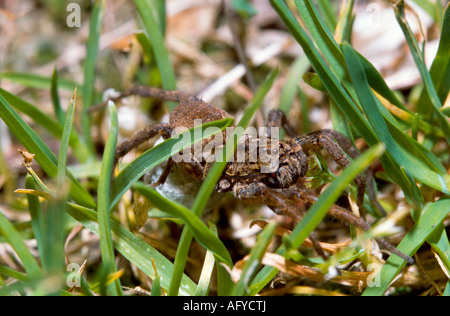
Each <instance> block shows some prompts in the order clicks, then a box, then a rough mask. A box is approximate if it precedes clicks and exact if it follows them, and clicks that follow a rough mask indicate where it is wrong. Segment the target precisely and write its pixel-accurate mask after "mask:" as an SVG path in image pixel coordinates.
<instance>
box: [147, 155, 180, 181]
mask: <svg viewBox="0 0 450 316" xmlns="http://www.w3.org/2000/svg"><path fill="white" fill-rule="evenodd" d="M174 163H175V162H174V161H173V159H172V157H169V159H168V160H167V164H166V165H165V166H164V169H163V172H162V173H161V175H160V176H159V179H158V181H156V182H155V183H152V184H150V187H152V188H156V187H158V186H160V185H163V184H164V183H165V182H166V180H167V177H168V176H169V174H170V170H171V169H172V167H173V165H174Z"/></svg>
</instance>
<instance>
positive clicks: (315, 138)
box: [294, 129, 366, 218]
mask: <svg viewBox="0 0 450 316" xmlns="http://www.w3.org/2000/svg"><path fill="white" fill-rule="evenodd" d="M294 140H295V141H296V142H298V143H299V144H300V145H301V146H302V148H303V150H305V151H306V152H310V151H313V152H314V151H319V150H320V149H321V148H324V149H325V150H326V151H327V152H328V153H330V155H331V157H332V158H333V160H334V161H336V163H337V164H338V165H339V166H341V167H342V168H345V167H347V166H348V165H349V164H350V159H349V158H348V157H347V155H346V154H348V155H349V156H350V157H352V156H353V157H356V156H357V155H359V153H358V154H357V150H356V149H355V148H354V147H353V146H352V145H351V143H350V141H349V140H348V139H347V138H346V137H345V136H344V135H342V134H340V133H338V132H336V131H332V130H327V129H325V130H320V131H316V132H312V133H309V134H306V135H302V136H298V137H296V138H295V139H294ZM334 140H336V142H335V141H334ZM338 144H339V145H338ZM341 146H342V147H341ZM353 157H352V158H353ZM354 181H355V183H356V185H357V193H356V203H357V205H358V208H359V210H360V214H361V217H362V218H365V209H364V193H365V191H366V179H365V178H364V177H363V176H362V175H357V176H356V178H355V179H354Z"/></svg>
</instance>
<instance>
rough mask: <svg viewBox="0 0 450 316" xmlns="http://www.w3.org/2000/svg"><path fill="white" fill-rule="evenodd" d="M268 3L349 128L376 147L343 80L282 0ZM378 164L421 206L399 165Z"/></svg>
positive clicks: (386, 160) (384, 161)
mask: <svg viewBox="0 0 450 316" xmlns="http://www.w3.org/2000/svg"><path fill="white" fill-rule="evenodd" d="M270 2H271V4H272V6H273V7H274V8H275V10H276V11H277V12H278V14H279V15H280V17H281V18H282V20H283V22H284V23H285V25H286V27H287V28H288V29H289V31H290V32H291V34H292V35H293V36H294V38H295V39H296V40H297V42H298V43H299V44H300V45H301V46H302V48H303V51H304V52H305V54H306V56H308V59H309V61H310V62H311V65H312V66H313V68H314V69H315V71H316V72H317V75H318V76H319V78H320V80H321V81H322V83H323V85H324V87H325V89H326V91H327V92H328V93H329V95H330V97H331V98H333V100H334V102H335V103H336V105H337V106H338V107H339V109H340V110H341V111H342V113H344V114H345V116H346V117H347V119H348V120H349V121H350V122H352V125H353V126H354V127H355V129H356V130H357V131H358V133H359V135H360V136H361V137H363V138H364V139H365V141H366V142H367V143H368V144H369V145H370V146H373V145H375V144H377V143H378V142H379V139H378V138H377V137H376V134H375V132H374V131H373V129H372V127H371V126H370V124H369V122H368V121H367V119H366V118H364V116H363V115H362V114H361V112H360V110H359V105H357V104H355V103H354V99H353V98H352V97H351V96H350V95H349V94H348V92H347V90H346V89H345V88H344V87H343V86H342V82H344V78H338V77H336V75H335V74H334V72H332V71H331V70H330V67H329V65H328V63H327V62H325V61H324V60H323V58H322V54H321V52H319V51H318V50H317V48H316V46H315V44H314V43H313V42H312V40H311V39H310V38H309V37H308V34H307V33H306V32H305V30H303V28H302V27H301V26H300V25H299V23H298V22H297V19H296V18H295V16H294V15H293V14H292V12H291V11H290V10H289V8H288V7H287V5H286V4H285V2H284V1H282V0H270ZM316 20H317V19H316ZM317 27H319V26H317ZM317 33H318V34H319V35H320V34H326V32H317ZM324 43H331V44H332V43H333V42H332V39H329V40H328V41H326V42H324ZM324 45H325V44H324ZM333 47H334V44H332V45H331V46H330V49H331V48H333ZM335 54H336V53H335ZM328 55H329V58H334V57H333V54H332V53H330V54H328ZM334 64H336V67H341V65H340V63H339V60H338V59H336V60H335V61H334ZM346 88H347V89H351V90H352V91H354V88H352V87H351V85H346ZM380 161H381V163H382V164H383V167H384V168H385V170H386V171H387V172H389V175H390V177H391V179H393V180H394V181H395V182H396V183H397V184H398V185H400V187H401V188H402V189H403V192H404V193H405V196H406V198H407V199H408V201H410V202H412V203H417V204H420V203H421V194H420V191H419V190H418V188H417V186H416V185H415V183H414V181H411V179H410V178H409V177H406V176H405V175H404V174H403V173H402V172H400V171H399V169H398V166H397V165H396V163H395V162H394V161H393V160H392V159H391V158H390V157H387V156H386V157H381V159H380Z"/></svg>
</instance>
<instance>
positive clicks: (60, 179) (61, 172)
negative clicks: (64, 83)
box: [56, 89, 77, 189]
mask: <svg viewBox="0 0 450 316" xmlns="http://www.w3.org/2000/svg"><path fill="white" fill-rule="evenodd" d="M76 93H77V91H76V89H75V92H74V93H73V95H72V98H71V100H70V105H69V108H68V109H67V115H66V118H65V121H64V131H63V135H62V138H61V144H60V147H59V156H58V170H57V176H56V182H57V185H58V187H59V188H60V189H62V188H63V186H64V180H65V178H66V165H67V153H68V151H69V140H70V135H71V134H72V126H73V117H74V115H75V104H76Z"/></svg>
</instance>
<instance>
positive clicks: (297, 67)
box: [278, 55, 310, 116]
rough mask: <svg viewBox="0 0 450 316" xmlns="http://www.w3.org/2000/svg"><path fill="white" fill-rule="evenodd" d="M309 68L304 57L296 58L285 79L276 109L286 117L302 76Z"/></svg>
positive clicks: (307, 61)
mask: <svg viewBox="0 0 450 316" xmlns="http://www.w3.org/2000/svg"><path fill="white" fill-rule="evenodd" d="M309 67H310V63H309V60H308V58H306V56H304V55H302V56H300V57H299V58H297V59H296V60H295V61H294V63H293V64H292V65H291V69H290V70H289V73H288V76H287V78H286V83H285V85H284V87H283V90H282V91H281V95H280V103H279V106H278V108H279V109H280V110H282V111H283V112H284V113H285V114H286V115H287V116H288V115H289V110H290V109H291V107H292V102H293V101H294V98H295V96H296V95H297V87H298V84H299V82H300V80H301V79H302V76H303V74H304V73H305V72H306V71H307V70H308V68H309Z"/></svg>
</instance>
